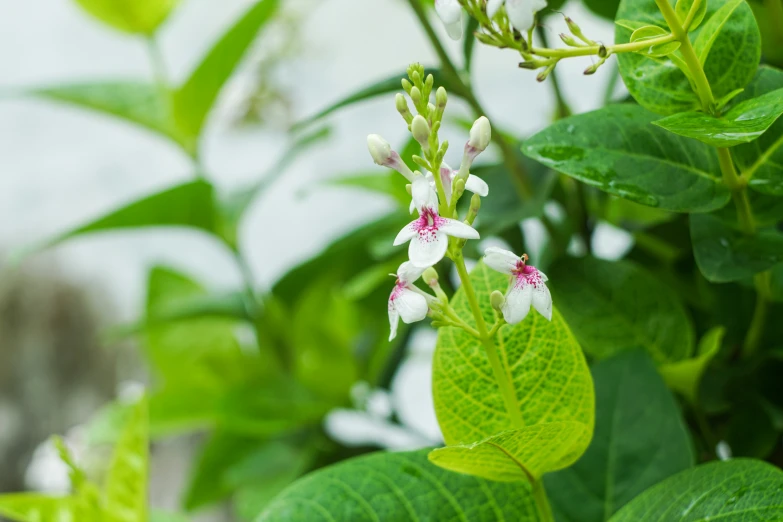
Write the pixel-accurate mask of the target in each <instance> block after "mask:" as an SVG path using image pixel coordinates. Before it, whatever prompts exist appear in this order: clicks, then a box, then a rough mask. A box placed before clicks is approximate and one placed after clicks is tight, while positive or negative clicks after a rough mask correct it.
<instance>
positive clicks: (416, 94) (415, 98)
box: [411, 87, 421, 107]
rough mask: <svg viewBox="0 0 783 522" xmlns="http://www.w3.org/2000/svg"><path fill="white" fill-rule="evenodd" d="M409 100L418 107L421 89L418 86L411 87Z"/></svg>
mask: <svg viewBox="0 0 783 522" xmlns="http://www.w3.org/2000/svg"><path fill="white" fill-rule="evenodd" d="M411 101H412V102H413V105H414V106H416V107H418V106H419V103H421V91H420V90H419V88H418V87H411Z"/></svg>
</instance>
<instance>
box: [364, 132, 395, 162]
mask: <svg viewBox="0 0 783 522" xmlns="http://www.w3.org/2000/svg"><path fill="white" fill-rule="evenodd" d="M367 148H368V149H370V156H372V160H373V161H374V162H375V163H376V165H381V166H384V167H388V163H389V160H390V159H391V156H392V150H391V145H389V142H388V141H386V140H385V139H383V138H382V137H381V136H379V135H378V134H370V135H369V136H367Z"/></svg>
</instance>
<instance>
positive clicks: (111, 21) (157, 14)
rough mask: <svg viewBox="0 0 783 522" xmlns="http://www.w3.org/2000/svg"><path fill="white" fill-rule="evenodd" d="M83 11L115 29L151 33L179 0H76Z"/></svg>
mask: <svg viewBox="0 0 783 522" xmlns="http://www.w3.org/2000/svg"><path fill="white" fill-rule="evenodd" d="M76 3H78V4H79V5H80V6H82V7H83V8H84V10H85V11H87V12H88V13H90V14H91V15H92V16H94V17H95V18H97V19H98V20H100V21H101V22H103V23H105V24H108V25H110V26H112V27H114V28H115V29H119V30H120V31H125V32H127V33H137V34H145V35H151V34H153V33H154V32H155V31H156V30H157V28H158V26H160V24H162V23H163V22H164V21H165V20H166V18H167V17H168V16H169V14H170V13H171V11H172V10H174V8H175V7H176V6H177V4H179V0H76Z"/></svg>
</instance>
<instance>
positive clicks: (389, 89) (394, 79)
mask: <svg viewBox="0 0 783 522" xmlns="http://www.w3.org/2000/svg"><path fill="white" fill-rule="evenodd" d="M426 72H427V74H432V75H433V76H434V78H435V85H443V78H442V77H441V74H440V71H439V70H438V69H436V68H432V67H428V68H426ZM407 77H408V74H407V73H406V72H405V71H401V72H400V73H399V74H395V75H392V76H390V77H388V78H385V79H383V80H380V81H377V82H375V83H372V84H370V85H368V86H367V87H363V88H361V89H359V90H358V91H356V92H355V93H353V94H350V95H348V96H346V97H344V98H341V99H340V100H338V101H336V102H334V103H332V104H331V105H329V106H328V107H326V108H325V109H323V110H321V111H320V112H318V113H316V114H314V115H313V116H310V117H309V118H306V119H304V120H302V121H300V122H298V123H296V124H295V125H294V126H293V128H294V129H301V128H303V127H307V126H309V125H312V124H313V123H315V122H317V121H319V120H321V119H323V118H325V117H326V116H329V115H330V114H332V113H333V112H335V111H337V110H339V109H342V108H343V107H347V106H349V105H353V104H354V103H359V102H362V101H366V100H369V99H372V98H375V97H378V96H382V95H384V94H391V93H395V92H402V86H401V84H400V82H401V81H402V79H403V78H407ZM451 94H455V93H451Z"/></svg>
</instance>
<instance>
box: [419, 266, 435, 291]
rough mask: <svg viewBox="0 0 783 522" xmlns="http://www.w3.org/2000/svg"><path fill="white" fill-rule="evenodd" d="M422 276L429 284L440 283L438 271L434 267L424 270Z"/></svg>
mask: <svg viewBox="0 0 783 522" xmlns="http://www.w3.org/2000/svg"><path fill="white" fill-rule="evenodd" d="M421 278H422V279H423V280H424V282H425V283H426V284H427V286H436V285H437V284H438V271H437V270H435V269H434V268H432V267H429V268H428V269H427V270H425V271H424V273H423V274H421Z"/></svg>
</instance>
